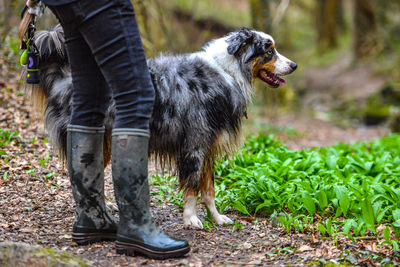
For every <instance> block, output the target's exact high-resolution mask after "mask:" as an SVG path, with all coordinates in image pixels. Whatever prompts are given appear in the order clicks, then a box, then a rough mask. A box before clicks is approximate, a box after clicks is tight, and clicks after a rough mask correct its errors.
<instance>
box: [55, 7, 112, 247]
mask: <svg viewBox="0 0 400 267" xmlns="http://www.w3.org/2000/svg"><path fill="white" fill-rule="evenodd" d="M51 9H52V10H53V12H54V13H55V14H56V15H57V17H58V18H59V19H60V22H61V25H62V26H63V28H64V35H65V40H66V48H67V53H68V58H69V63H70V66H71V72H72V81H73V92H72V115H71V122H70V125H69V126H68V132H67V162H68V172H69V176H70V180H71V186H72V192H73V196H74V200H75V203H76V217H75V222H74V226H73V233H72V239H73V241H75V242H76V243H78V244H86V243H89V242H96V241H101V240H115V235H116V231H117V224H116V220H115V219H114V218H113V216H112V215H111V214H110V213H109V212H108V211H107V209H106V206H105V202H104V169H103V168H104V162H103V140H104V126H103V121H104V117H105V111H106V109H107V107H108V104H109V101H110V90H109V88H108V86H107V83H106V82H105V80H104V77H103V75H102V73H101V72H100V70H99V68H98V66H97V64H96V62H95V60H94V59H93V56H92V53H91V50H90V48H89V47H88V46H87V44H86V43H85V41H84V39H83V37H82V35H81V34H80V33H79V31H78V30H77V25H78V24H77V23H76V22H77V21H78V19H77V18H76V16H77V15H78V16H79V9H78V8H77V6H76V5H74V4H70V5H64V6H60V7H53V8H51ZM66 17H67V18H68V19H65V18H66ZM70 20H74V21H70Z"/></svg>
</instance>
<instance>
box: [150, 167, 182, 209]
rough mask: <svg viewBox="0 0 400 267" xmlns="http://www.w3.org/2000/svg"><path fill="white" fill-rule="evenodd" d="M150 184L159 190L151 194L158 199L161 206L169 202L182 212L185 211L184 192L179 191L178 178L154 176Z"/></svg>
mask: <svg viewBox="0 0 400 267" xmlns="http://www.w3.org/2000/svg"><path fill="white" fill-rule="evenodd" d="M150 184H151V185H155V186H156V187H157V188H158V189H159V190H158V191H152V192H151V194H152V195H153V196H154V197H155V198H156V199H158V201H159V202H158V204H159V205H161V204H162V203H164V202H165V201H167V202H169V203H172V204H174V205H175V206H177V207H178V208H179V209H180V210H183V204H184V203H183V192H182V191H179V183H178V179H177V178H176V177H174V176H161V175H153V176H152V177H151V179H150ZM178 192H179V193H178Z"/></svg>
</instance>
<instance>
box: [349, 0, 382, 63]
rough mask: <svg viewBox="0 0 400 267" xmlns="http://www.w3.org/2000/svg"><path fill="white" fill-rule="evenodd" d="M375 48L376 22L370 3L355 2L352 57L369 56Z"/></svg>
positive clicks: (362, 0) (363, 0)
mask: <svg viewBox="0 0 400 267" xmlns="http://www.w3.org/2000/svg"><path fill="white" fill-rule="evenodd" d="M376 46H377V36H376V20H375V14H374V7H373V5H372V1H371V0H355V4H354V55H355V57H356V59H358V58H362V57H366V56H369V55H371V54H372V53H373V51H374V50H375V48H376Z"/></svg>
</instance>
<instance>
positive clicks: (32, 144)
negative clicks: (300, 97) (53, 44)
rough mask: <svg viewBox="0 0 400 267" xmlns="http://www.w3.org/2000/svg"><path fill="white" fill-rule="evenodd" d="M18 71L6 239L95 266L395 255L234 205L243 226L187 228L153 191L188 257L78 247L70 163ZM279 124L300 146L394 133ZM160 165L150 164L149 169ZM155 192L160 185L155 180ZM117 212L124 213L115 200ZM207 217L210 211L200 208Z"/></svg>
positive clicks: (362, 260) (9, 98) (1, 91)
mask: <svg viewBox="0 0 400 267" xmlns="http://www.w3.org/2000/svg"><path fill="white" fill-rule="evenodd" d="M17 84H18V77H12V76H7V77H6V76H1V72H0V118H1V121H0V129H7V130H9V131H18V132H19V135H18V136H17V137H16V138H15V141H14V142H12V143H10V144H9V145H7V146H6V147H5V148H2V150H4V151H5V152H6V155H2V156H1V160H0V164H1V171H0V175H1V176H0V242H3V241H18V242H25V243H28V244H35V245H41V246H44V247H47V248H55V249H59V250H62V251H67V252H70V253H72V254H74V255H76V256H78V257H81V258H84V259H87V260H89V261H90V262H92V263H93V265H95V266H136V265H146V266H147V265H148V266H179V265H182V266H215V265H247V264H249V265H274V266H280V265H289V264H290V265H295V266H296V265H305V264H310V265H314V264H315V265H316V266H319V265H320V264H324V263H327V262H332V263H334V264H338V263H343V262H344V261H346V262H349V263H352V264H356V265H360V266H374V265H375V264H376V263H379V262H390V261H391V260H392V259H393V253H394V252H393V251H390V250H389V249H388V248H387V249H385V247H383V248H382V247H381V248H377V247H378V242H377V240H373V239H372V240H368V239H366V240H361V239H360V240H357V242H353V241H350V240H349V239H347V238H341V237H338V238H337V239H336V240H331V239H329V238H326V239H322V238H318V237H315V236H313V235H310V234H286V232H285V231H284V229H282V228H281V227H277V226H276V225H275V226H273V225H274V222H271V221H270V220H269V218H256V219H257V223H254V222H251V221H252V220H253V219H254V218H248V217H244V216H241V215H238V214H237V213H235V212H228V214H227V215H228V216H229V217H230V218H231V219H233V220H237V221H238V222H239V223H240V224H242V225H243V226H244V229H242V230H236V231H233V226H232V225H231V226H220V227H218V228H212V229H211V230H210V231H205V230H194V229H185V228H184V227H183V224H182V212H181V211H180V210H179V209H178V208H177V207H176V206H175V205H173V204H171V203H168V202H165V203H162V204H161V205H159V204H158V203H159V201H158V200H156V199H154V198H152V200H151V208H152V213H153V216H154V220H155V222H156V223H157V224H158V225H160V226H161V228H162V229H163V230H164V231H166V232H167V233H169V234H171V235H172V236H175V237H178V238H183V239H186V240H188V241H189V242H190V244H191V252H190V253H189V254H188V255H187V256H186V257H184V258H181V259H170V260H165V261H155V260H150V259H146V258H144V257H127V256H121V255H118V254H116V253H115V245H114V243H112V242H104V243H99V244H92V245H88V246H76V245H75V244H73V243H71V227H72V223H73V219H74V202H73V199H72V195H71V189H70V185H69V180H68V175H67V172H66V168H65V167H66V166H65V165H64V164H62V162H60V161H59V159H58V158H57V157H56V156H54V154H55V153H53V152H52V151H51V148H50V145H49V143H48V142H47V139H46V136H45V135H44V134H43V130H42V126H41V123H39V122H38V120H35V119H34V118H33V115H32V111H31V107H30V105H29V101H28V100H27V99H26V98H25V97H24V95H23V92H22V91H19V90H20V89H19V88H18V86H17ZM272 123H278V124H279V125H281V126H290V127H293V128H294V129H295V131H296V132H297V133H298V134H296V135H295V136H288V137H285V138H284V139H285V140H286V141H284V143H285V144H286V145H288V146H289V147H291V148H293V149H301V148H308V147H313V146H326V145H329V144H333V143H335V142H337V141H342V142H354V141H359V140H362V141H366V140H371V139H374V138H377V137H381V136H384V135H387V134H389V132H390V131H389V130H388V129H387V128H386V127H384V126H380V127H368V128H367V127H360V126H357V127H353V128H342V127H339V126H337V125H335V124H333V123H330V122H328V121H322V120H319V119H315V118H314V117H312V116H310V115H307V114H300V115H294V114H286V115H277V117H275V119H274V121H273V122H272ZM48 155H49V156H48ZM155 172H156V168H155V167H154V166H153V164H152V163H151V168H150V173H151V174H154V173H155ZM105 180H106V182H105V194H106V199H108V200H112V199H113V198H114V196H113V190H112V181H111V176H110V169H109V168H107V169H106V178H105ZM151 190H152V191H157V190H158V188H156V187H152V188H151ZM110 207H111V208H112V212H113V213H114V214H115V215H117V214H116V213H117V212H116V209H115V205H113V204H111V205H110ZM199 213H200V218H201V219H202V218H203V216H204V214H203V213H202V209H199ZM275 224H276V223H275Z"/></svg>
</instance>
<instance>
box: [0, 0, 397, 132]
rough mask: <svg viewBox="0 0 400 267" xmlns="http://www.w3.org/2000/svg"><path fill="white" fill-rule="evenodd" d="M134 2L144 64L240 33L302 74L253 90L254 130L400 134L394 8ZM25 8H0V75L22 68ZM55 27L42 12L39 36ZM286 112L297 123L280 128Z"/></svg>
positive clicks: (386, 3) (4, 4)
mask: <svg viewBox="0 0 400 267" xmlns="http://www.w3.org/2000/svg"><path fill="white" fill-rule="evenodd" d="M133 4H134V6H135V9H136V13H137V18H138V21H139V25H140V29H141V33H142V37H143V43H144V46H145V49H146V53H147V56H148V57H153V56H157V55H159V54H160V53H186V52H192V51H196V50H199V49H201V47H202V46H203V45H204V44H205V43H206V42H207V41H209V40H211V39H213V38H217V37H221V36H223V35H225V34H226V33H228V32H230V31H233V30H236V29H238V28H240V27H250V28H255V29H258V30H261V31H264V32H267V33H270V34H271V35H272V36H273V37H274V38H275V40H276V43H277V49H278V50H279V51H280V53H281V54H283V55H285V56H287V57H288V58H290V59H292V60H293V61H295V62H296V63H297V64H298V65H299V68H298V70H297V71H296V72H295V73H293V74H292V75H290V76H288V78H287V79H288V83H287V85H286V86H285V87H283V88H280V89H278V90H276V89H268V88H267V87H265V86H264V85H263V84H261V83H260V82H256V88H257V97H256V98H255V101H254V105H253V106H252V108H251V112H249V116H250V120H248V122H247V123H246V126H247V127H246V129H248V130H249V131H251V132H269V133H270V132H275V133H277V134H283V135H285V134H286V135H291V134H296V130H297V129H293V128H292V127H291V126H290V123H293V122H294V123H295V122H296V121H297V119H296V118H298V116H305V118H306V119H305V120H306V121H307V120H313V119H318V120H322V121H326V122H329V123H334V124H335V125H339V126H340V127H344V128H349V127H350V128H357V127H367V126H375V127H376V125H377V126H378V127H386V128H391V129H392V131H400V115H399V107H400V72H399V67H400V1H398V0H296V1H294V0H292V1H290V0H134V1H133ZM23 5H24V3H23V1H13V0H1V1H0V14H1V15H0V16H1V17H0V45H1V49H0V50H1V51H0V53H1V54H0V55H1V57H2V58H3V62H2V63H3V64H2V66H1V68H2V69H3V71H6V72H12V71H13V70H18V68H19V67H18V66H17V65H16V62H17V60H16V58H17V54H18V53H19V49H18V45H19V43H18V40H17V37H16V36H17V34H16V27H17V25H18V23H19V12H20V10H22V7H23ZM56 23H57V20H56V19H55V18H54V16H52V14H50V12H49V10H46V13H45V15H44V16H43V17H42V18H41V19H40V20H39V28H42V29H43V28H49V27H51V26H53V25H55V24H56ZM3 73H4V72H3ZM286 114H294V115H295V117H294V119H293V118H292V119H291V120H289V122H288V123H281V122H284V121H285V117H284V116H285V115H286ZM294 115H293V116H294ZM282 116H283V117H282ZM299 121H303V122H304V119H303V120H299ZM280 123H281V124H280ZM307 127H309V126H307ZM311 127H312V126H311ZM316 130H318V129H316Z"/></svg>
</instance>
